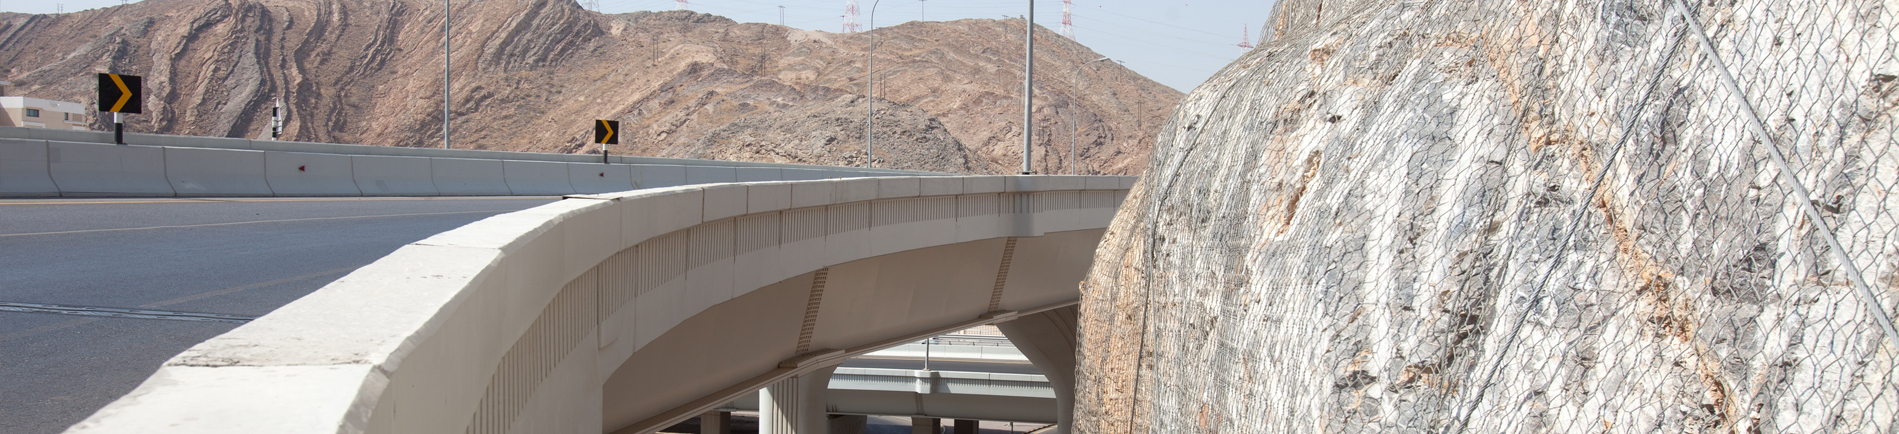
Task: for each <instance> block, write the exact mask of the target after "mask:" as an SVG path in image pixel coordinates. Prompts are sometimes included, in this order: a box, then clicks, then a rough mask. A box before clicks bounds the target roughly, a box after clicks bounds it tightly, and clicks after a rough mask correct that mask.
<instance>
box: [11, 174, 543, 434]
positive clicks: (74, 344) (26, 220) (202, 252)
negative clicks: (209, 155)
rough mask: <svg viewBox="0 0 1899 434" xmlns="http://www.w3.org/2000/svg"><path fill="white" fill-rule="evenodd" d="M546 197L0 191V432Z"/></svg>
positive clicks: (69, 408)
mask: <svg viewBox="0 0 1899 434" xmlns="http://www.w3.org/2000/svg"><path fill="white" fill-rule="evenodd" d="M554 200H556V199H555V198H516V197H510V198H338V199H322V198H310V199H229V200H224V199H92V200H85V199H44V200H38V199H35V200H28V199H0V433H7V434H39V433H57V432H60V431H64V430H65V429H66V428H67V427H69V426H71V425H72V424H74V423H77V422H79V421H80V420H82V419H85V417H86V416H89V415H91V414H92V412H94V411H97V410H98V409H99V408H100V407H103V406H104V405H105V404H107V403H110V402H111V401H112V400H114V399H117V398H118V397H119V396H121V395H124V394H125V393H126V392H129V391H131V390H132V388H134V387H136V386H138V384H139V383H140V382H142V381H144V380H145V378H146V377H147V376H150V375H151V374H152V372H153V371H154V370H157V369H158V366H159V365H160V364H161V363H163V362H164V361H165V360H167V359H170V358H171V357H172V356H173V355H176V354H177V353H178V352H179V351H183V350H184V349H185V348H187V347H190V346H192V345H195V344H197V343H198V342H201V341H203V340H205V339H208V338H211V337H212V336H216V335H218V334H220V333H223V332H225V331H228V330H230V329H232V328H235V327H237V326H238V325H240V324H241V323H242V322H243V321H244V320H245V319H247V318H252V317H256V316H260V315H263V314H265V313H269V312H270V311H271V310H273V309H276V308H277V307H279V306H283V305H284V304H286V303H289V302H291V301H292V300H296V299H297V298H298V297H302V296H303V295H305V294H308V293H310V292H311V291H314V290H316V289H317V288H320V287H322V286H323V285H325V284H328V283H329V282H331V281H333V280H336V279H337V278H339V277H342V276H343V275H345V274H348V273H349V272H350V271H352V270H355V269H356V268H357V267H361V266H363V265H367V264H369V263H370V262H373V261H375V260H376V259H377V258H381V257H382V256H384V255H387V254H388V253H389V252H392V251H395V249H396V248H398V247H401V246H402V245H404V244H408V243H410V242H414V241H416V240H420V239H423V238H427V237H428V236H430V235H434V234H437V233H440V232H443V231H447V230H450V229H454V228H456V227H460V226H462V225H465V224H468V223H470V222H473V221H476V220H480V219H482V218H486V217H488V216H492V215H496V214H501V213H506V212H512V211H517V210H522V209H527V208H531V207H534V206H537V205H541V204H545V203H549V202H552V201H554Z"/></svg>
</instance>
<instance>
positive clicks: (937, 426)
mask: <svg viewBox="0 0 1899 434" xmlns="http://www.w3.org/2000/svg"><path fill="white" fill-rule="evenodd" d="M942 433H943V420H942V419H937V418H934V417H912V418H910V434H942Z"/></svg>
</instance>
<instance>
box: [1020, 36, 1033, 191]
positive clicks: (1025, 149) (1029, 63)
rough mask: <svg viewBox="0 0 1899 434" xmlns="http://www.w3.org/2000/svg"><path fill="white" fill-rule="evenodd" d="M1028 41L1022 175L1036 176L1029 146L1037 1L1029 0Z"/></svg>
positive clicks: (1023, 88)
mask: <svg viewBox="0 0 1899 434" xmlns="http://www.w3.org/2000/svg"><path fill="white" fill-rule="evenodd" d="M1022 28H1023V29H1027V30H1025V32H1024V34H1026V35H1027V37H1025V38H1023V39H1026V40H1027V41H1028V50H1027V51H1028V56H1027V57H1028V61H1027V62H1026V63H1027V64H1026V65H1023V72H1022V174H1023V175H1029V174H1034V173H1035V170H1033V169H1031V168H1029V158H1030V157H1029V144H1030V143H1033V142H1034V140H1035V123H1034V121H1035V117H1034V116H1035V115H1034V110H1035V0H1029V15H1028V17H1027V18H1025V19H1023V20H1022Z"/></svg>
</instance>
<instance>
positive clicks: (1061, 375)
mask: <svg viewBox="0 0 1899 434" xmlns="http://www.w3.org/2000/svg"><path fill="white" fill-rule="evenodd" d="M1076 312H1077V309H1076V307H1075V306H1069V307H1064V308H1061V309H1055V310H1051V311H1047V312H1042V313H1038V314H1034V315H1025V316H1022V317H1020V318H1016V319H1015V320H1013V321H1009V322H1005V323H1001V324H996V328H997V329H1001V330H1002V335H1003V336H1007V337H1009V342H1013V343H1015V347H1016V348H1017V349H1020V350H1022V355H1023V356H1024V357H1027V358H1028V359H1029V363H1034V364H1035V369H1038V370H1041V371H1042V375H1043V376H1045V377H1048V385H1049V387H1051V388H1054V389H1055V412H1056V413H1055V429H1053V430H1050V431H1048V433H1049V434H1068V433H1069V428H1068V427H1070V426H1074V420H1075V343H1076V341H1075V331H1076V329H1075V325H1076V320H1075V315H1076Z"/></svg>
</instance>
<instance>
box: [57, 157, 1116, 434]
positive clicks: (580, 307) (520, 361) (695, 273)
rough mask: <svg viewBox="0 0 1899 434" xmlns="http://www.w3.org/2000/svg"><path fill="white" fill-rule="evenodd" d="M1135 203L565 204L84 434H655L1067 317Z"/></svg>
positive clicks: (162, 373)
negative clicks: (846, 365) (1122, 207)
mask: <svg viewBox="0 0 1899 434" xmlns="http://www.w3.org/2000/svg"><path fill="white" fill-rule="evenodd" d="M1131 184H1132V179H1131V178H1123V177H1062V176H1020V177H1013V176H1012V177H907V178H881V179H844V180H826V181H801V182H754V183H734V184H715V185H705V186H687V187H673V188H665V189H655V190H642V191H635V192H625V193H614V194H602V195H589V196H570V197H569V198H568V199H566V200H562V201H560V202H556V203H552V204H548V205H544V206H541V207H537V208H533V209H529V210H525V211H520V212H515V213H510V214H505V215H500V216H496V217H492V218H489V219H485V220H482V221H479V222H476V223H473V224H470V225H468V226H465V227H462V228H460V229H456V230H453V231H450V232H446V233H443V234H440V235H437V236H434V237H431V238H428V239H425V240H423V241H419V242H416V243H414V244H411V245H408V246H405V247H403V248H401V249H398V250H397V251H396V252H395V253H393V254H391V255H389V256H387V257H385V258H383V259H381V260H379V261H377V262H375V263H373V264H371V265H369V266H366V267H363V268H362V269H359V270H357V271H355V272H354V273H351V274H350V275H349V276H346V277H344V278H342V279H339V280H338V281H336V282H335V283H332V284H331V285H329V286H327V287H325V288H324V289H321V290H319V291H317V292H316V293H313V294H311V295H310V296H308V297H305V298H303V299H300V300H298V301H296V302H293V303H291V304H290V305H287V306H285V307H284V308H282V309H279V310H278V311H276V312H274V313H272V314H270V315H267V316H264V317H262V318H259V319H258V320H256V321H253V322H251V323H250V324H247V325H245V326H243V327H240V328H238V329H236V330H234V331H232V332H230V333H227V334H225V335H222V336H219V337H217V338H213V339H211V340H209V341H206V342H204V343H202V344H200V345H198V346H196V347H193V348H192V349H191V350H188V351H186V352H185V353H183V354H180V355H179V356H178V357H176V358H174V359H172V360H171V361H170V362H168V363H166V365H165V366H164V367H163V368H161V369H160V370H159V371H158V372H157V373H156V374H154V375H153V376H152V377H151V378H150V379H148V380H147V381H146V382H145V383H144V384H143V385H141V386H140V387H139V388H138V389H137V390H135V391H133V392H132V393H131V394H129V395H127V396H126V397H124V398H122V399H120V400H119V401H117V402H115V403H114V404H112V405H110V406H108V407H106V408H105V409H103V410H101V411H99V412H98V413H97V414H94V415H93V416H92V417H91V418H89V419H87V421H85V422H83V423H81V424H79V425H78V426H75V427H74V430H73V431H74V432H194V433H204V432H326V433H327V432H403V433H420V432H441V433H455V432H463V433H501V432H536V433H539V432H575V433H599V432H629V433H631V432H648V431H652V430H655V429H659V428H662V427H665V426H667V425H670V424H672V423H674V422H678V421H680V420H684V419H686V418H689V417H693V416H697V415H699V414H700V413H701V412H704V411H706V410H709V409H713V408H715V407H717V406H719V405H721V404H724V403H726V402H730V401H731V400H733V399H734V398H736V397H738V396H740V395H743V394H747V393H753V391H755V390H758V389H760V388H761V387H767V386H771V387H780V386H782V385H784V384H786V382H794V383H795V382H796V381H797V380H798V379H799V378H801V377H802V376H807V375H811V374H814V373H820V372H821V373H822V376H824V377H828V376H829V372H830V369H831V368H832V367H834V366H836V364H837V363H839V362H842V361H843V359H844V358H846V357H849V356H852V355H856V354H863V353H868V352H871V351H875V350H877V349H881V348H885V347H889V346H894V345H899V344H902V343H906V342H910V341H913V340H915V339H917V338H920V337H923V336H929V335H934V334H940V333H944V332H948V331H952V330H956V329H960V328H965V327H969V326H972V325H978V324H987V323H996V322H1002V321H1008V320H1011V319H1015V318H1020V317H1023V316H1025V315H1028V314H1033V313H1038V312H1043V311H1049V310H1051V309H1057V308H1061V307H1064V306H1068V305H1072V304H1073V303H1075V302H1076V300H1077V299H1078V298H1079V293H1078V289H1077V282H1079V281H1080V280H1081V279H1082V276H1083V275H1084V273H1085V272H1086V270H1087V268H1088V266H1089V264H1090V261H1091V260H1092V256H1093V250H1094V246H1095V244H1096V242H1097V241H1098V240H1099V238H1100V236H1101V234H1102V230H1103V229H1104V228H1105V227H1106V226H1107V225H1108V222H1109V220H1111V219H1112V217H1113V215H1114V212H1115V209H1116V208H1117V207H1118V205H1119V204H1120V202H1121V201H1122V200H1123V198H1124V197H1125V195H1126V190H1127V188H1128V187H1129V186H1130V185H1131ZM1051 318H1054V319H1051V320H1050V321H1052V322H1053V323H1061V322H1062V320H1061V319H1060V318H1059V315H1057V316H1056V317H1051ZM1071 318H1072V317H1071ZM1057 328H1059V327H1057ZM1070 328H1072V324H1070ZM1037 357H1041V356H1035V355H1032V356H1031V359H1032V360H1034V359H1036V358H1037ZM1041 363H1042V362H1041V361H1038V364H1041ZM1069 363H1072V360H1070V361H1069ZM814 380H816V379H814ZM1050 381H1051V382H1054V383H1056V386H1057V388H1058V389H1059V388H1060V387H1061V386H1062V383H1064V382H1065V381H1066V380H1065V379H1058V378H1050ZM817 383H818V384H822V383H823V382H821V381H818V382H817ZM1069 384H1071V385H1072V383H1069ZM789 390H798V389H797V388H795V387H794V388H791V389H789ZM773 393H774V395H772V396H779V395H777V394H776V393H777V392H773ZM1060 400H1061V399H1059V397H1058V401H1060ZM787 402H790V403H795V402H797V400H796V399H792V398H791V397H789V396H788V395H787V396H786V397H784V398H783V399H777V400H773V401H772V403H768V404H767V406H768V407H769V406H772V405H778V406H780V407H783V408H790V407H784V405H785V403H787ZM794 411H795V412H804V411H805V410H802V409H798V410H794ZM793 419H795V418H793Z"/></svg>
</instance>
